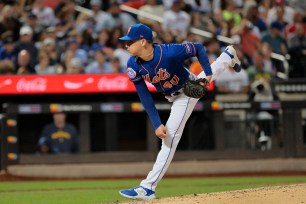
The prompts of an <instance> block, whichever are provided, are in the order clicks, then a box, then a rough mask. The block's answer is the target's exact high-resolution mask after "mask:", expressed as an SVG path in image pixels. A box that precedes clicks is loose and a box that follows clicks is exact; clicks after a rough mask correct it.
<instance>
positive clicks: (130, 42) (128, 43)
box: [125, 40, 138, 46]
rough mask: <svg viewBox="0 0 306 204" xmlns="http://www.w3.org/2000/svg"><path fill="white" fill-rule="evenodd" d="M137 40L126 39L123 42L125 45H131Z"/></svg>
mask: <svg viewBox="0 0 306 204" xmlns="http://www.w3.org/2000/svg"><path fill="white" fill-rule="evenodd" d="M137 41H138V40H127V41H126V42H125V44H126V45H127V46H131V45H133V44H134V43H135V42H137Z"/></svg>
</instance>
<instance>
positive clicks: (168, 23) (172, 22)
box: [162, 0, 191, 39]
mask: <svg viewBox="0 0 306 204" xmlns="http://www.w3.org/2000/svg"><path fill="white" fill-rule="evenodd" d="M163 18H164V22H163V24H162V28H163V29H165V30H169V31H170V32H171V33H172V34H174V35H175V36H177V37H179V38H182V39H185V38H186V37H187V33H188V29H189V26H190V23H191V17H190V15H189V14H188V13H187V12H185V11H183V10H182V0H174V1H173V4H172V6H171V9H170V10H167V11H165V12H164V17H163Z"/></svg>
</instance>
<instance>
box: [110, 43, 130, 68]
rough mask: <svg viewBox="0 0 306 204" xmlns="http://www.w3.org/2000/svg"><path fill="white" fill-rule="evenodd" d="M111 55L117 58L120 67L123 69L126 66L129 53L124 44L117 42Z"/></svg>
mask: <svg viewBox="0 0 306 204" xmlns="http://www.w3.org/2000/svg"><path fill="white" fill-rule="evenodd" d="M113 56H114V57H117V58H119V61H120V64H121V67H123V68H124V69H126V68H127V67H126V65H127V62H128V60H129V58H130V54H129V52H128V51H127V50H126V49H125V44H124V43H123V42H121V43H120V44H118V47H117V48H116V49H115V50H114V53H113Z"/></svg>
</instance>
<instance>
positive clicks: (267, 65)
mask: <svg viewBox="0 0 306 204" xmlns="http://www.w3.org/2000/svg"><path fill="white" fill-rule="evenodd" d="M261 52H262V54H263V63H264V70H265V71H267V72H269V73H271V75H272V76H273V77H274V78H275V77H276V76H277V75H276V74H277V71H278V70H277V67H281V65H280V63H281V62H278V64H277V62H274V61H273V60H272V58H271V55H272V48H271V46H270V45H269V44H268V43H263V44H262V48H261ZM276 65H278V66H276Z"/></svg>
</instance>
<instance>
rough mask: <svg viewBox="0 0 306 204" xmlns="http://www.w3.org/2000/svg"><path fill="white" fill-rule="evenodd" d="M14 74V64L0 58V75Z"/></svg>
mask: <svg viewBox="0 0 306 204" xmlns="http://www.w3.org/2000/svg"><path fill="white" fill-rule="evenodd" d="M13 74H15V65H14V64H13V62H12V61H10V60H0V75H13Z"/></svg>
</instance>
